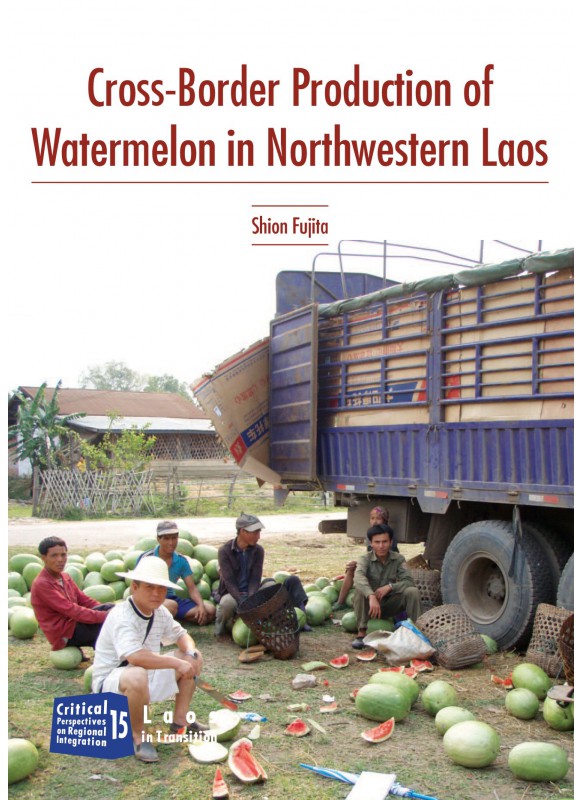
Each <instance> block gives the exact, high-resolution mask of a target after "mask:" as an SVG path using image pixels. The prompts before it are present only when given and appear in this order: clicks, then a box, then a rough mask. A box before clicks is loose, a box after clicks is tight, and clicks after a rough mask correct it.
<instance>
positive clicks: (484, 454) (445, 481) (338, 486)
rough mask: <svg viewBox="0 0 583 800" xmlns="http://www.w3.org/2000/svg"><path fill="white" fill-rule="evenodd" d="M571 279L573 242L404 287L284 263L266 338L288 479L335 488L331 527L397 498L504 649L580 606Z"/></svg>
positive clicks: (282, 483) (404, 538) (403, 515)
mask: <svg viewBox="0 0 583 800" xmlns="http://www.w3.org/2000/svg"><path fill="white" fill-rule="evenodd" d="M573 284H574V253H573V250H572V249H567V250H561V251H554V252H551V253H532V254H529V255H525V256H522V255H521V257H520V258H513V259H511V260H509V261H505V262H503V263H500V264H491V265H486V266H477V267H472V268H467V269H462V270H457V271H455V272H453V273H450V274H448V275H440V276H437V277H432V278H426V279H424V280H420V281H417V282H411V283H404V284H403V283H400V284H397V283H394V282H392V281H390V280H388V279H387V278H386V275H385V277H383V278H380V279H379V278H375V277H373V276H370V275H365V274H357V275H349V274H345V273H344V271H341V272H340V273H334V272H329V271H328V272H318V271H316V270H315V269H312V271H309V270H308V271H306V272H292V271H286V272H284V273H280V275H279V276H278V278H277V298H278V302H277V314H276V317H275V319H273V321H272V322H271V329H270V335H269V337H268V339H266V341H265V343H264V346H265V348H266V354H267V355H266V360H265V364H266V368H267V371H268V381H266V385H268V397H267V400H266V402H267V409H268V411H267V414H265V413H263V417H262V418H263V420H264V422H265V420H266V419H268V435H269V448H268V450H265V449H264V451H263V452H264V454H265V453H266V452H268V457H267V458H266V457H265V455H264V456H263V457H262V460H263V461H264V462H265V465H266V467H268V468H269V469H270V470H272V471H273V474H274V475H275V476H277V478H276V481H277V483H278V485H279V487H281V488H283V489H284V490H286V491H296V492H297V491H314V490H319V491H325V492H329V493H333V496H334V504H335V505H336V506H338V507H342V508H346V509H347V517H346V520H341V521H340V522H330V521H328V522H327V523H326V522H323V523H321V526H320V530H321V531H322V532H323V533H326V532H339V531H343V530H344V531H346V533H347V534H348V535H349V536H353V537H356V538H362V537H363V536H364V534H365V532H366V528H367V521H368V515H369V511H370V509H371V508H372V507H373V506H374V505H379V504H380V505H383V506H386V507H387V508H388V510H389V512H390V519H391V525H392V526H393V527H394V528H395V531H396V533H397V535H398V539H399V541H400V542H417V543H419V542H424V543H425V550H424V558H425V560H426V561H427V562H428V564H429V566H430V567H431V568H434V569H439V570H441V590H442V596H443V600H444V602H446V603H459V604H461V606H462V607H463V608H464V609H465V611H466V613H467V614H468V615H469V617H470V618H471V619H472V620H473V621H474V623H475V625H476V627H477V628H478V630H480V631H481V632H483V633H486V634H488V635H490V636H492V638H494V639H495V640H496V641H497V642H498V643H499V645H500V646H502V647H511V646H517V647H521V646H524V645H525V644H527V643H528V639H529V636H530V632H531V629H532V624H533V620H534V615H535V612H536V608H537V606H538V604H539V603H553V604H554V603H557V604H559V605H562V606H564V607H567V608H569V607H570V608H572V607H573V564H574V561H573V555H572V553H573V529H574V492H573V483H574V480H573V472H574V424H573V407H574V358H573V325H574V302H573ZM266 391H267V390H266ZM215 399H216V398H215ZM199 400H200V397H199ZM203 407H204V403H203ZM215 408H216V406H215ZM223 411H224V409H223ZM263 412H265V404H264V406H263ZM219 432H220V429H219Z"/></svg>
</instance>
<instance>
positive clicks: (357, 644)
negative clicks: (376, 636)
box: [352, 636, 364, 650]
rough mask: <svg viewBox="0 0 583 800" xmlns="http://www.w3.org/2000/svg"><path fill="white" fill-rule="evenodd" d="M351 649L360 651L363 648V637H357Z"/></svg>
mask: <svg viewBox="0 0 583 800" xmlns="http://www.w3.org/2000/svg"><path fill="white" fill-rule="evenodd" d="M352 647H353V648H354V650H362V649H363V648H364V636H357V637H356V639H353V641H352Z"/></svg>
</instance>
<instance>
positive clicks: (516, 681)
mask: <svg viewBox="0 0 583 800" xmlns="http://www.w3.org/2000/svg"><path fill="white" fill-rule="evenodd" d="M512 683H513V685H514V687H515V688H517V689H521V688H523V689H530V691H531V692H534V693H535V694H536V696H537V697H538V699H539V700H544V699H545V697H546V695H547V692H548V690H549V689H550V688H551V679H550V678H549V676H548V675H547V673H546V672H545V671H544V670H543V669H541V668H540V667H539V666H538V665H537V664H529V663H524V664H519V665H518V666H517V667H515V668H514V671H513V673H512Z"/></svg>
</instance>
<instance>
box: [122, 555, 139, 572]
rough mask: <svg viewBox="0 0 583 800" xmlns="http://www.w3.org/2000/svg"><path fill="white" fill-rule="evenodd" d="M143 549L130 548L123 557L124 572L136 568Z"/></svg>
mask: <svg viewBox="0 0 583 800" xmlns="http://www.w3.org/2000/svg"><path fill="white" fill-rule="evenodd" d="M142 552H143V551H142V550H129V551H128V552H127V553H126V554H125V556H124V557H123V565H124V572H131V571H132V570H133V569H135V568H136V564H137V563H138V558H139V557H140V556H141V555H142Z"/></svg>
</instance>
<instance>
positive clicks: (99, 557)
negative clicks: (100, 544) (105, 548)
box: [85, 551, 107, 572]
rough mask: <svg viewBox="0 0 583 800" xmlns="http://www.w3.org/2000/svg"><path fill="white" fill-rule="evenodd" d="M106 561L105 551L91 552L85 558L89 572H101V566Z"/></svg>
mask: <svg viewBox="0 0 583 800" xmlns="http://www.w3.org/2000/svg"><path fill="white" fill-rule="evenodd" d="M106 563H107V559H106V557H105V556H104V555H103V553H99V552H97V551H96V552H94V553H89V555H88V556H87V558H86V559H85V566H86V567H87V569H88V571H89V572H99V571H100V570H101V567H102V566H103V565H104V564H106Z"/></svg>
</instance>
